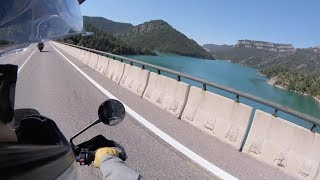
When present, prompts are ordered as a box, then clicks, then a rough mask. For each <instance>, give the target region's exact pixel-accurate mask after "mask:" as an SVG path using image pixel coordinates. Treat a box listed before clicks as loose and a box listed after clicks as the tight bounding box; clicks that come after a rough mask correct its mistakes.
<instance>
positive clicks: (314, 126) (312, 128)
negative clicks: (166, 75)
mask: <svg viewBox="0 0 320 180" xmlns="http://www.w3.org/2000/svg"><path fill="white" fill-rule="evenodd" d="M316 127H317V125H316V124H312V127H311V129H310V131H311V132H313V133H315V132H316V130H315V128H316Z"/></svg>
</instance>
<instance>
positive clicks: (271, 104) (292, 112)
mask: <svg viewBox="0 0 320 180" xmlns="http://www.w3.org/2000/svg"><path fill="white" fill-rule="evenodd" d="M60 43H62V44H65V45H69V46H73V47H76V48H80V49H84V50H87V51H91V52H94V53H98V54H103V55H106V56H107V57H112V58H113V59H115V58H117V59H118V60H120V61H121V62H123V61H124V60H125V61H128V62H129V63H130V64H131V65H132V64H133V63H137V64H140V65H141V66H142V69H145V67H146V66H147V67H151V68H154V69H156V70H157V72H158V74H160V73H161V71H164V72H167V73H170V74H174V75H176V76H177V80H178V81H180V78H181V77H183V78H186V79H189V80H192V81H195V82H198V83H201V84H202V89H203V90H206V87H207V86H211V87H214V88H217V89H220V90H223V91H226V92H229V93H231V94H234V95H235V96H236V102H238V103H239V102H240V97H243V98H246V99H249V100H251V101H254V102H257V103H260V104H263V105H266V106H268V107H271V108H273V109H274V113H273V115H274V116H277V113H278V111H282V112H284V113H287V114H290V115H293V116H295V117H298V118H301V119H303V120H305V121H308V122H310V123H311V124H312V127H311V129H310V130H311V131H312V132H315V131H314V130H315V128H316V126H320V119H317V118H315V117H312V116H309V115H307V114H304V113H301V112H299V111H296V110H294V109H291V108H288V107H286V106H283V105H280V104H277V103H274V102H271V101H268V100H265V99H262V98H259V97H256V96H254V95H251V94H248V93H245V92H241V91H238V90H235V89H232V88H229V87H226V86H222V85H219V84H216V83H213V82H210V81H207V80H204V79H200V78H196V77H193V76H190V75H188V74H184V73H181V72H177V71H174V70H171V69H167V68H163V67H160V66H156V65H153V64H149V63H146V62H141V61H138V60H134V59H131V58H127V57H123V56H119V55H115V54H111V53H107V52H103V51H99V50H95V49H90V48H86V47H82V46H77V45H73V44H68V43H63V42H60Z"/></svg>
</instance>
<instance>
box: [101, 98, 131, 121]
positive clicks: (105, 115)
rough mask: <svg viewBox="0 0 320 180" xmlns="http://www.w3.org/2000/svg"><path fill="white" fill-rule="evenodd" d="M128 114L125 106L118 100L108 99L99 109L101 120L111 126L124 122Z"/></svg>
mask: <svg viewBox="0 0 320 180" xmlns="http://www.w3.org/2000/svg"><path fill="white" fill-rule="evenodd" d="M125 114H126V110H125V108H124V106H123V104H122V103H121V102H120V101H118V100H116V99H108V100H106V101H105V102H103V103H102V104H101V105H100V107H99V109H98V116H99V120H101V121H102V122H103V123H104V124H106V125H109V126H115V125H118V124H119V123H121V122H122V120H123V119H124V117H125Z"/></svg>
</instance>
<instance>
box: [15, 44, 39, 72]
mask: <svg viewBox="0 0 320 180" xmlns="http://www.w3.org/2000/svg"><path fill="white" fill-rule="evenodd" d="M36 50H37V48H35V49H34V51H33V52H32V53H31V54H30V55H29V57H28V58H27V60H26V61H25V62H24V63H23V64H22V65H21V67H20V68H19V69H18V74H19V73H20V71H21V70H22V68H23V66H24V65H25V64H26V63H27V61H28V60H29V59H30V58H31V56H32V55H33V54H34V53H35V52H36Z"/></svg>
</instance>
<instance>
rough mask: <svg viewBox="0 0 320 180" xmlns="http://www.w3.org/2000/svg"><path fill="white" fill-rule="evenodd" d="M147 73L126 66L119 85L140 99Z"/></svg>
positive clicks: (144, 87) (134, 67) (146, 71)
mask: <svg viewBox="0 0 320 180" xmlns="http://www.w3.org/2000/svg"><path fill="white" fill-rule="evenodd" d="M149 73H150V72H149V71H148V70H145V69H142V68H139V67H136V66H132V65H130V64H126V65H125V68H124V73H123V76H122V78H121V81H120V85H121V86H123V87H125V88H127V89H129V90H130V91H131V92H133V93H135V94H137V95H138V96H140V97H142V95H143V92H144V90H145V89H146V87H147V82H148V78H149Z"/></svg>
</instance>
